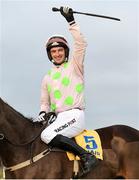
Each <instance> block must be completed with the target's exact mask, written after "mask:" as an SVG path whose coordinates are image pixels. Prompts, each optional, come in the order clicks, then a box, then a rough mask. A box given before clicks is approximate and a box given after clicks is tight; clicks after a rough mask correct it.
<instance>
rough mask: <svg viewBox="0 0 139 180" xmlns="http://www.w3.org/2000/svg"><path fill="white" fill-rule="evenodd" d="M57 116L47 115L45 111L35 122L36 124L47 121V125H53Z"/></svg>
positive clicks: (53, 113) (52, 113)
mask: <svg viewBox="0 0 139 180" xmlns="http://www.w3.org/2000/svg"><path fill="white" fill-rule="evenodd" d="M56 117H57V115H56V113H55V112H48V113H46V112H45V111H41V112H40V113H39V116H38V118H36V119H35V120H34V122H42V121H46V122H47V124H51V123H53V122H54V121H55V119H56Z"/></svg>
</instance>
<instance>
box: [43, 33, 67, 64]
mask: <svg viewBox="0 0 139 180" xmlns="http://www.w3.org/2000/svg"><path fill="white" fill-rule="evenodd" d="M53 47H63V48H64V49H65V56H66V57H65V61H67V60H68V57H69V45H68V42H67V40H66V39H65V38H64V37H63V36H61V35H57V36H52V37H50V38H49V39H48V41H47V43H46V51H47V55H48V58H49V59H50V61H52V56H51V53H50V49H51V48H53Z"/></svg>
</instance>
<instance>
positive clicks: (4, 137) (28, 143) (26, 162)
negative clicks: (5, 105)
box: [0, 122, 51, 171]
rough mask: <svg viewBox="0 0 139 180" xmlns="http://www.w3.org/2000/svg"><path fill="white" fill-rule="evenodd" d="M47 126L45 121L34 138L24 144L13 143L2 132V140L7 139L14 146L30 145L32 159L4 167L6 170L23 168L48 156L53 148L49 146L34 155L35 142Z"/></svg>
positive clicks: (0, 138)
mask: <svg viewBox="0 0 139 180" xmlns="http://www.w3.org/2000/svg"><path fill="white" fill-rule="evenodd" d="M46 126H47V122H44V123H43V126H42V127H41V129H40V130H39V132H38V133H37V134H36V135H35V136H34V137H33V138H32V139H30V140H29V141H27V142H25V143H23V144H17V143H13V142H12V141H11V140H9V138H7V137H6V136H5V135H4V134H3V133H0V142H3V140H5V141H6V142H8V143H9V144H11V145H12V146H16V147H24V146H27V145H30V159H29V160H27V161H24V162H22V163H19V164H17V165H14V166H11V167H4V170H9V171H15V170H18V169H21V168H23V167H26V166H28V165H30V164H32V163H34V162H36V161H38V160H39V159H41V158H43V157H44V156H46V155H47V154H48V153H49V152H50V151H51V148H47V149H46V150H44V151H43V152H41V153H40V154H38V155H36V156H35V157H33V155H32V145H33V142H34V141H35V140H36V139H37V138H38V137H39V136H40V134H41V132H42V131H43V129H45V128H46Z"/></svg>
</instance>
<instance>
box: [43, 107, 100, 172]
mask: <svg viewBox="0 0 139 180" xmlns="http://www.w3.org/2000/svg"><path fill="white" fill-rule="evenodd" d="M84 129H85V122H84V111H83V110H79V109H72V110H69V111H65V112H61V113H59V114H58V116H57V119H56V120H55V121H54V122H53V123H52V124H50V125H49V126H48V127H47V128H46V129H44V130H43V132H42V133H41V139H42V141H44V142H45V143H46V144H48V145H51V146H52V147H58V148H60V149H63V150H65V151H70V152H72V153H73V154H75V155H78V156H79V157H80V158H81V162H82V164H83V169H84V173H88V172H89V171H90V170H91V169H92V168H93V167H94V166H96V163H97V162H98V161H97V159H96V157H95V156H94V155H93V154H91V153H88V152H87V151H86V150H84V149H83V148H82V147H80V146H79V145H78V144H76V142H75V141H74V140H73V139H71V138H73V137H75V136H77V135H78V134H80V133H81V132H82V131H83V130H84Z"/></svg>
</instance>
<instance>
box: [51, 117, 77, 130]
mask: <svg viewBox="0 0 139 180" xmlns="http://www.w3.org/2000/svg"><path fill="white" fill-rule="evenodd" d="M75 122H76V120H75V119H72V120H71V121H69V122H67V123H65V124H64V125H62V126H60V127H58V128H57V129H55V130H54V131H55V132H59V131H62V130H63V129H65V128H67V127H69V126H71V125H72V124H74V123H75Z"/></svg>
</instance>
